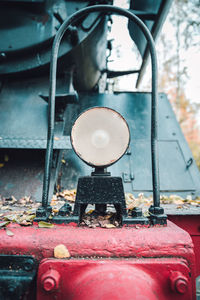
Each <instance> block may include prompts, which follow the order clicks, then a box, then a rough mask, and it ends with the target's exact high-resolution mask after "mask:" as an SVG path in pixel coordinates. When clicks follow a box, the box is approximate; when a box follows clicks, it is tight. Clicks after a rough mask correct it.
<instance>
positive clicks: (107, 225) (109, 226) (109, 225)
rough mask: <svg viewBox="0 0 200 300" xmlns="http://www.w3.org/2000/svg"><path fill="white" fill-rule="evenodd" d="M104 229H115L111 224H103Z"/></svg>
mask: <svg viewBox="0 0 200 300" xmlns="http://www.w3.org/2000/svg"><path fill="white" fill-rule="evenodd" d="M105 228H116V226H115V225H113V224H105Z"/></svg>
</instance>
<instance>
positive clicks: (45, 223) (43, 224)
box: [38, 221, 54, 228]
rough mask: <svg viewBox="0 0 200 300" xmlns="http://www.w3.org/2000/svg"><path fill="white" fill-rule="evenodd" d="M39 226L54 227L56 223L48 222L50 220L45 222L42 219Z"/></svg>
mask: <svg viewBox="0 0 200 300" xmlns="http://www.w3.org/2000/svg"><path fill="white" fill-rule="evenodd" d="M38 227H39V228H53V227H54V224H51V223H48V222H44V221H40V222H39V223H38Z"/></svg>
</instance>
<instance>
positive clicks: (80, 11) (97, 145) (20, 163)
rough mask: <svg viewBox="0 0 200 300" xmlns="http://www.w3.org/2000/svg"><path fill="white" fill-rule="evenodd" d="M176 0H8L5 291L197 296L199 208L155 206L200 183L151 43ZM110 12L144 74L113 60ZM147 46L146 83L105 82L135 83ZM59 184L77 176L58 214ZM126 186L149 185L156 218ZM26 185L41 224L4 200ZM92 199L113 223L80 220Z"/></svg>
mask: <svg viewBox="0 0 200 300" xmlns="http://www.w3.org/2000/svg"><path fill="white" fill-rule="evenodd" d="M170 4H171V1H169V0H168V1H166V0H159V1H153V0H148V1H137V0H135V1H131V2H130V9H129V10H125V9H122V8H119V7H116V6H114V5H113V3H112V2H111V1H109V0H105V1H65V0H61V1H57V0H55V1H50V0H46V1H45V0H35V1H29V0H23V1H22V0H21V1H17V0H16V1H14V0H11V1H8V0H7V1H3V0H1V1H0V15H1V18H0V23H1V26H0V31H1V35H0V39H1V46H0V47H1V53H0V59H1V65H0V83H1V91H0V148H1V149H0V155H1V161H2V162H1V168H0V195H1V203H2V205H1V218H2V220H1V222H0V227H1V230H0V237H1V238H0V283H1V284H0V299H2V300H3V299H5V300H7V299H8V300H9V299H38V300H45V299H48V300H50V299H58V300H62V299H71V300H72V299H77V300H78V299H79V300H85V299H92V300H94V299H95V300H96V299H101V300H103V299H106V300H107V299H113V300H114V299H126V300H130V299H152V300H153V299H163V300H164V299H183V300H184V299H185V300H186V299H187V300H188V299H196V285H195V282H196V280H197V283H198V282H199V281H198V280H199V276H200V260H199V254H200V253H199V249H200V248H199V246H200V233H199V210H198V208H197V207H195V208H188V210H184V209H179V210H176V209H175V207H174V206H173V205H168V206H167V205H162V206H161V205H160V193H165V194H167V195H173V194H174V195H176V194H178V195H181V196H182V197H186V196H189V197H191V198H196V197H198V195H199V192H200V189H199V187H200V175H199V171H198V169H197V166H196V164H195V162H194V159H193V156H192V154H191V152H190V150H189V147H188V145H187V143H186V141H185V139H184V136H183V134H182V132H181V129H180V127H179V125H178V123H177V121H176V118H175V115H174V113H173V111H172V108H171V106H170V103H169V101H168V99H167V97H166V95H164V94H158V92H157V58H156V51H155V45H154V39H155V38H156V36H157V35H158V33H159V30H160V28H161V26H162V24H163V22H164V20H165V17H166V15H167V12H168V10H169V7H170ZM113 14H116V15H120V16H123V17H125V18H126V19H127V20H128V29H129V33H130V36H131V38H132V39H133V41H134V42H135V43H136V45H137V47H138V49H139V51H140V54H141V56H142V64H141V67H140V69H139V70H134V68H133V69H132V71H126V70H124V71H120V72H116V71H112V70H109V69H108V66H107V58H106V50H107V48H108V49H109V50H111V44H110V42H107V28H108V22H110V21H111V15H113ZM148 56H150V58H151V67H152V72H151V76H152V85H151V92H150V93H143V92H132V93H130V92H120V93H112V94H109V93H107V91H106V90H105V86H106V84H105V83H106V78H110V77H117V76H119V75H120V76H121V75H125V74H127V73H131V72H132V73H137V74H138V78H137V83H136V85H138V84H139V82H140V80H141V78H142V76H143V74H144V72H145V66H146V63H147V58H148ZM133 67H134V66H133ZM63 161H64V164H62V162H63ZM91 167H92V168H93V169H91ZM58 186H59V187H60V186H62V187H65V188H67V189H71V188H74V187H76V186H77V192H76V199H75V203H74V206H73V207H72V206H71V205H70V204H69V203H68V202H67V201H66V202H65V203H64V204H63V205H62V206H61V207H60V208H59V210H58V211H57V212H55V211H54V212H53V210H52V206H51V205H50V204H51V198H52V196H53V193H54V191H55V189H58V188H59V187H58ZM124 192H126V193H132V194H135V195H136V194H138V193H144V194H146V195H148V196H150V195H153V203H152V205H151V206H150V207H149V209H148V214H147V215H145V214H144V213H143V211H142V209H141V208H140V207H134V208H133V210H132V211H131V212H128V210H127V206H126V202H125V194H124ZM13 195H14V198H13ZM25 195H28V196H31V199H32V200H31V201H32V203H36V204H38V205H37V209H36V211H35V215H34V220H32V221H33V222H32V223H31V224H27V223H26V222H25V223H20V224H19V222H18V220H17V219H16V220H15V219H14V218H12V222H10V221H11V217H10V214H11V212H9V209H10V208H9V207H7V208H5V207H6V206H5V203H9V201H11V202H12V203H14V202H15V201H16V199H20V198H22V197H24V196H25ZM13 201H14V202H13ZM90 205H94V206H95V214H96V215H95V216H99V215H102V216H105V215H106V213H107V211H108V210H109V207H110V206H112V209H114V211H115V218H116V222H117V223H115V224H117V226H112V225H111V226H107V227H106V226H105V227H103V228H98V227H95V228H93V227H92V226H90V227H89V226H80V225H81V224H82V220H83V216H84V214H85V211H86V209H87V208H88V207H90ZM13 207H14V206H13ZM35 207H36V206H35ZM17 209H19V207H18V208H17ZM7 210H8V211H7ZM52 212H53V213H52ZM27 225H29V226H27ZM85 225H87V224H85ZM197 292H198V289H197Z"/></svg>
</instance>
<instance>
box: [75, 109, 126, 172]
mask: <svg viewBox="0 0 200 300" xmlns="http://www.w3.org/2000/svg"><path fill="white" fill-rule="evenodd" d="M129 141H130V133H129V128H128V125H127V123H126V121H125V119H124V118H123V117H122V116H121V115H120V114H119V113H118V112H116V111H115V110H113V109H110V108H107V107H94V108H91V109H88V110H86V111H85V112H83V113H82V114H81V115H80V116H79V117H78V118H77V120H76V121H75V123H74V125H73V127H72V132H71V143H72V147H73V149H74V151H75V152H76V154H77V155H78V156H79V157H80V158H81V159H82V160H83V161H85V162H86V163H87V164H89V165H90V166H95V167H106V166H109V165H112V164H113V163H114V162H116V161H117V160H118V159H119V158H120V157H121V156H123V154H124V153H125V152H126V150H127V148H128V146H129Z"/></svg>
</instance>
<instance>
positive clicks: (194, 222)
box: [169, 215, 200, 276]
mask: <svg viewBox="0 0 200 300" xmlns="http://www.w3.org/2000/svg"><path fill="white" fill-rule="evenodd" d="M169 219H170V220H171V221H172V222H174V223H175V224H176V225H178V226H179V227H181V228H182V229H184V230H185V231H187V232H188V233H189V234H190V236H191V238H192V241H193V244H194V253H195V259H196V263H195V265H196V276H200V216H197V215H186V216H177V215H176V216H169Z"/></svg>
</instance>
